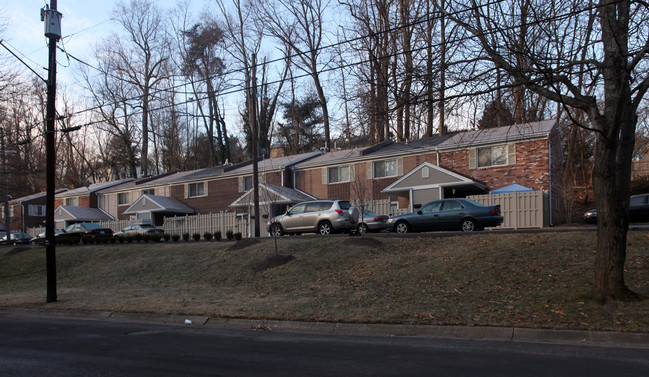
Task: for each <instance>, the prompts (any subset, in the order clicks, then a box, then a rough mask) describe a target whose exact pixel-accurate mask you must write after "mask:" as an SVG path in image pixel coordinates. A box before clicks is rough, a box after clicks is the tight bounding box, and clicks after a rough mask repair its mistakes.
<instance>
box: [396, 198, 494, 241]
mask: <svg viewBox="0 0 649 377" xmlns="http://www.w3.org/2000/svg"><path fill="white" fill-rule="evenodd" d="M502 223H503V217H502V216H501V215H500V205H495V206H485V205H483V204H480V203H478V202H476V201H473V200H471V199H464V198H453V199H441V200H435V201H433V202H430V203H428V204H426V205H424V206H422V207H421V208H420V209H419V210H417V211H415V212H411V213H407V214H405V215H399V216H395V217H391V218H389V219H388V221H387V223H386V228H385V229H386V230H387V231H389V232H397V233H408V232H427V231H437V230H461V231H463V232H472V231H474V230H483V229H484V228H487V227H494V226H498V225H500V224H502Z"/></svg>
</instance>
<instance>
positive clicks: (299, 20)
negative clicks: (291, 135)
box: [255, 0, 331, 148]
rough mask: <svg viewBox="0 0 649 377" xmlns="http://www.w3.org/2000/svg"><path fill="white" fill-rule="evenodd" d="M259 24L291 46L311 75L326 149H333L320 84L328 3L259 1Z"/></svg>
mask: <svg viewBox="0 0 649 377" xmlns="http://www.w3.org/2000/svg"><path fill="white" fill-rule="evenodd" d="M255 4H256V7H257V9H258V10H259V17H260V20H263V21H264V23H265V30H266V31H267V32H268V33H269V34H270V35H271V36H273V37H274V38H276V39H277V40H279V41H280V42H281V43H282V44H283V45H286V46H289V47H290V49H291V51H292V52H293V54H294V55H296V56H295V59H296V60H297V61H298V62H300V63H301V64H296V66H297V67H298V68H299V69H302V70H303V71H304V72H306V73H308V74H309V75H310V76H311V79H312V80H313V86H314V88H315V91H316V93H317V95H318V99H319V101H320V106H321V108H322V116H323V128H324V141H325V148H330V147H331V135H330V125H329V121H330V119H329V108H328V106H327V97H326V95H325V92H324V88H323V86H322V83H321V78H320V76H321V73H320V70H321V67H322V64H323V63H322V62H321V56H322V49H321V47H322V46H323V34H324V22H325V19H324V15H325V13H326V10H327V7H328V5H329V1H328V0H274V1H263V0H257V1H256V3H255Z"/></svg>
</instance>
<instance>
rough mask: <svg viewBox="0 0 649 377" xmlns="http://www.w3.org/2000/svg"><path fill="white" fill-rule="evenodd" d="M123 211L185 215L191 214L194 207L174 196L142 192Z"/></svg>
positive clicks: (131, 213) (129, 212) (132, 213)
mask: <svg viewBox="0 0 649 377" xmlns="http://www.w3.org/2000/svg"><path fill="white" fill-rule="evenodd" d="M123 213H124V214H125V215H135V214H138V213H162V214H169V215H174V214H175V215H186V214H193V213H194V209H193V208H191V207H189V206H188V205H186V204H185V203H183V202H181V201H179V200H176V199H174V198H170V197H167V196H160V195H150V194H144V195H142V196H140V197H139V198H137V200H136V201H134V202H133V203H132V204H131V205H130V206H129V207H128V208H127V209H126V210H125V211H124V212H123Z"/></svg>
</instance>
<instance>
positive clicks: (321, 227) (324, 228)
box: [318, 221, 333, 236]
mask: <svg viewBox="0 0 649 377" xmlns="http://www.w3.org/2000/svg"><path fill="white" fill-rule="evenodd" d="M332 231H333V228H332V227H331V223H330V222H329V221H323V222H321V223H320V224H318V234H319V235H321V236H326V235H328V234H331V232H332Z"/></svg>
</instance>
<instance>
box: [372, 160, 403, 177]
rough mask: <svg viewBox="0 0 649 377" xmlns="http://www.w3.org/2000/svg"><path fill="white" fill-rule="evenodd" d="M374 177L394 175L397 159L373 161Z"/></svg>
mask: <svg viewBox="0 0 649 377" xmlns="http://www.w3.org/2000/svg"><path fill="white" fill-rule="evenodd" d="M373 170H374V178H383V177H396V176H397V160H396V159H394V160H385V161H375V162H374V169H373Z"/></svg>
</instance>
